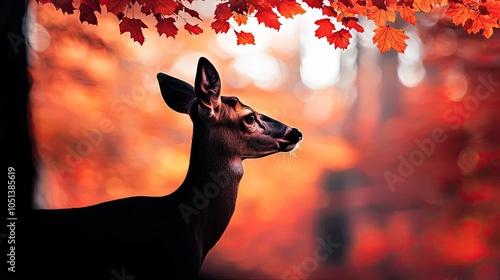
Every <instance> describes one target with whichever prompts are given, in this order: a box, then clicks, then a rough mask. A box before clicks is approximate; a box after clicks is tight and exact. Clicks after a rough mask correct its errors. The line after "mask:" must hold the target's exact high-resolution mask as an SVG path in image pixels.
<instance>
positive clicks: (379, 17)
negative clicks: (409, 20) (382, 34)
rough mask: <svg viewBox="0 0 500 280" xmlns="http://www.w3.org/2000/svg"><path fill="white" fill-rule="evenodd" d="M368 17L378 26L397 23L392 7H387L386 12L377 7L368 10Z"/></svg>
mask: <svg viewBox="0 0 500 280" xmlns="http://www.w3.org/2000/svg"><path fill="white" fill-rule="evenodd" d="M366 16H367V17H368V19H371V20H373V22H374V23H375V25H377V26H384V25H385V24H386V22H387V21H390V22H395V21H396V12H395V10H394V8H392V7H387V8H386V10H381V9H379V8H377V7H371V8H369V9H368V12H367V13H366Z"/></svg>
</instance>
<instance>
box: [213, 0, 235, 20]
mask: <svg viewBox="0 0 500 280" xmlns="http://www.w3.org/2000/svg"><path fill="white" fill-rule="evenodd" d="M214 18H215V19H218V20H223V21H227V20H228V19H230V18H231V9H230V8H229V5H228V3H220V4H217V6H216V7H215V16H214Z"/></svg>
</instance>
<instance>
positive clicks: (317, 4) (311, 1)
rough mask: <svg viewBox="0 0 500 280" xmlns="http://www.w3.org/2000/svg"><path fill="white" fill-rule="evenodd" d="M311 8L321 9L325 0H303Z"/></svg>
mask: <svg viewBox="0 0 500 280" xmlns="http://www.w3.org/2000/svg"><path fill="white" fill-rule="evenodd" d="M302 1H303V2H305V3H306V4H307V6H309V7H311V8H313V9H314V8H316V9H321V7H323V0H302Z"/></svg>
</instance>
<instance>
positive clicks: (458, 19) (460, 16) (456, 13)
mask: <svg viewBox="0 0 500 280" xmlns="http://www.w3.org/2000/svg"><path fill="white" fill-rule="evenodd" d="M474 13H476V12H475V11H472V10H471V9H470V7H469V6H468V5H463V4H459V3H455V4H451V5H450V6H449V7H448V9H447V10H446V15H447V16H449V17H451V19H452V21H453V23H454V24H455V25H459V24H462V25H464V24H465V22H466V21H467V20H468V19H470V18H471V17H472V15H473V14H474Z"/></svg>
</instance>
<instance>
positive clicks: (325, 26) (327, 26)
mask: <svg viewBox="0 0 500 280" xmlns="http://www.w3.org/2000/svg"><path fill="white" fill-rule="evenodd" d="M314 23H315V24H317V25H319V27H318V29H316V32H315V35H316V37H318V38H323V37H328V36H330V35H331V34H332V32H333V30H335V25H334V24H333V23H332V22H331V21H330V19H327V18H325V19H319V20H317V21H315V22H314Z"/></svg>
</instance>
